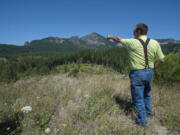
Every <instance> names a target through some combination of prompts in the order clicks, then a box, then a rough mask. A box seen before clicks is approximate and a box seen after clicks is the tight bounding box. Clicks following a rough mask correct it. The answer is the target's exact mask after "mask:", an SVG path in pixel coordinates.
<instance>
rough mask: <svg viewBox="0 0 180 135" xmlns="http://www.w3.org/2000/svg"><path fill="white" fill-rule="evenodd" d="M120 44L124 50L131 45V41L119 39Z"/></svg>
mask: <svg viewBox="0 0 180 135" xmlns="http://www.w3.org/2000/svg"><path fill="white" fill-rule="evenodd" d="M121 44H122V46H123V47H125V48H129V47H130V45H131V39H121Z"/></svg>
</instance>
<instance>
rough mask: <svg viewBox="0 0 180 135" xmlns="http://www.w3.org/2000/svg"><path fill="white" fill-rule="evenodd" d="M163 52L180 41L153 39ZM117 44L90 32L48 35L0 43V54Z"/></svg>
mask: <svg viewBox="0 0 180 135" xmlns="http://www.w3.org/2000/svg"><path fill="white" fill-rule="evenodd" d="M155 40H157V41H158V42H159V43H160V45H161V46H162V47H163V49H164V50H165V52H172V51H175V52H176V51H179V46H180V41H178V40H175V39H172V38H169V39H155ZM118 46H120V45H119V44H117V43H115V42H112V41H111V40H107V39H106V38H105V37H104V36H102V35H100V34H98V33H96V32H92V33H90V34H87V35H85V36H82V37H79V36H72V37H69V38H60V37H53V36H49V37H46V38H42V39H36V40H32V41H30V42H28V41H26V42H25V43H24V45H23V46H17V45H10V44H0V55H1V56H4V55H26V54H42V53H72V52H76V51H79V50H84V49H97V50H102V49H109V48H113V47H118Z"/></svg>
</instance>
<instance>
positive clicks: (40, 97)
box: [0, 65, 180, 135]
mask: <svg viewBox="0 0 180 135" xmlns="http://www.w3.org/2000/svg"><path fill="white" fill-rule="evenodd" d="M81 69H82V70H80V71H78V72H77V73H76V74H77V75H75V76H76V77H73V76H71V75H69V73H59V74H51V75H47V76H37V77H30V78H27V79H23V80H19V81H17V82H16V83H12V84H5V83H3V84H0V112H1V113H0V122H5V121H8V120H16V121H19V123H20V124H19V125H18V127H15V128H14V129H16V130H14V129H13V130H12V131H11V130H10V131H9V134H13V133H14V134H18V132H19V134H23V135H40V134H45V133H44V131H45V129H46V128H50V129H51V133H50V134H52V135H80V134H81V135H165V134H170V132H169V131H168V130H167V129H169V130H170V131H173V130H177V131H179V126H178V125H176V124H177V122H176V121H175V122H174V120H173V118H179V116H180V91H179V89H178V88H179V87H178V86H176V87H175V88H172V89H168V88H164V87H162V88H159V87H157V86H153V89H152V106H153V109H154V111H155V113H156V115H155V117H153V118H151V119H150V118H148V119H149V123H150V125H149V127H148V128H142V127H139V126H136V125H135V124H134V117H133V111H132V106H131V96H130V87H129V80H128V78H127V77H125V76H123V75H121V74H119V73H117V72H115V71H112V70H111V69H109V68H104V67H102V66H89V65H81ZM27 105H28V106H32V110H33V111H32V112H30V113H28V114H22V113H21V111H20V110H21V108H22V107H23V106H27ZM17 116H18V118H17ZM161 123H162V124H163V125H162V124H161ZM1 126H3V125H2V124H1ZM4 127H5V128H7V126H4ZM0 130H1V131H2V129H0ZM1 133H2V132H1ZM4 133H5V132H4ZM174 133H175V132H174ZM176 133H177V134H178V132H176Z"/></svg>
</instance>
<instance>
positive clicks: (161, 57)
mask: <svg viewBox="0 0 180 135" xmlns="http://www.w3.org/2000/svg"><path fill="white" fill-rule="evenodd" d="M157 44H158V49H157V53H156V56H157V59H164V57H165V56H164V54H163V52H162V49H161V46H160V45H159V43H157Z"/></svg>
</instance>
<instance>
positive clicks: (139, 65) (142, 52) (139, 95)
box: [107, 24, 164, 126]
mask: <svg viewBox="0 0 180 135" xmlns="http://www.w3.org/2000/svg"><path fill="white" fill-rule="evenodd" d="M147 32H148V26H147V25H146V24H137V25H136V27H135V29H134V37H135V39H122V38H120V37H112V36H110V35H108V36H107V39H113V40H114V41H116V42H120V43H121V44H122V46H123V47H125V48H126V49H127V51H128V56H129V61H130V67H131V71H130V74H129V78H130V81H131V95H132V103H133V107H134V110H135V112H136V114H137V119H136V123H137V124H138V125H141V126H147V125H148V121H147V119H146V115H150V116H153V115H154V113H153V111H152V108H151V96H150V91H151V85H152V78H153V74H154V68H157V67H158V66H159V65H160V64H161V63H163V62H164V55H163V53H162V50H161V47H160V45H159V43H158V42H157V41H156V40H153V39H149V38H147ZM154 63H155V64H154Z"/></svg>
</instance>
